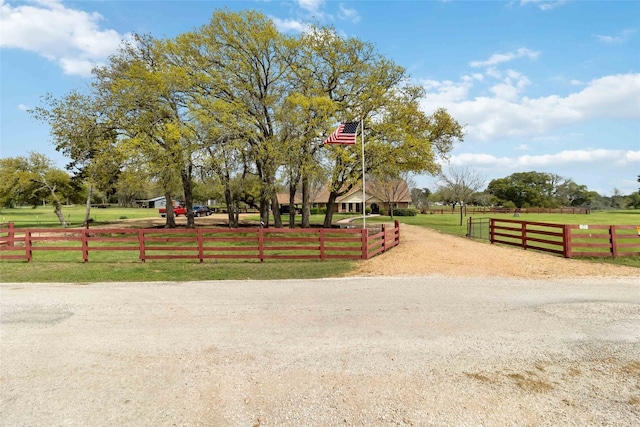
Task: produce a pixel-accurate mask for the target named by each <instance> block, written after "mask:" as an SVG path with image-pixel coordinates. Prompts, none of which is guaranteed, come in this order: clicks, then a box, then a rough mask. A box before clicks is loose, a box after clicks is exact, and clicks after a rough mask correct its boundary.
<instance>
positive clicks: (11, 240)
mask: <svg viewBox="0 0 640 427" xmlns="http://www.w3.org/2000/svg"><path fill="white" fill-rule="evenodd" d="M15 232H16V230H15V224H14V223H13V222H10V223H9V235H8V237H9V247H10V248H12V247H14V245H15V241H14V238H15Z"/></svg>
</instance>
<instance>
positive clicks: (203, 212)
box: [193, 205, 213, 216]
mask: <svg viewBox="0 0 640 427" xmlns="http://www.w3.org/2000/svg"><path fill="white" fill-rule="evenodd" d="M212 213H213V211H212V210H211V209H209V206H199V205H196V206H194V207H193V216H209V215H211V214H212Z"/></svg>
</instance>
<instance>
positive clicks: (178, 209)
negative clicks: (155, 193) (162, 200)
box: [158, 206, 187, 218]
mask: <svg viewBox="0 0 640 427" xmlns="http://www.w3.org/2000/svg"><path fill="white" fill-rule="evenodd" d="M158 212H160V216H161V217H162V218H164V217H166V216H167V208H160V209H158ZM173 215H175V216H180V215H184V216H187V208H185V207H183V206H174V207H173Z"/></svg>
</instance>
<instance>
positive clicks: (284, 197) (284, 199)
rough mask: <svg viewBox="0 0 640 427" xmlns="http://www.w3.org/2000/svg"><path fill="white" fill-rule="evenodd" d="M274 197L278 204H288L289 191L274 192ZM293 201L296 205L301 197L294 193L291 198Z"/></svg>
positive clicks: (299, 202)
mask: <svg viewBox="0 0 640 427" xmlns="http://www.w3.org/2000/svg"><path fill="white" fill-rule="evenodd" d="M276 197H277V198H278V204H279V205H280V206H282V205H288V204H289V193H278V194H276ZM293 203H294V204H296V205H297V204H301V203H302V197H300V196H298V194H297V193H296V195H295V197H294V198H293Z"/></svg>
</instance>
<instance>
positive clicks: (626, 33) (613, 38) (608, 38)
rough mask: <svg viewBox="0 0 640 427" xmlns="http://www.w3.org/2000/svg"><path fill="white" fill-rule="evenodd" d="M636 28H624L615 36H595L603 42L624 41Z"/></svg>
mask: <svg viewBox="0 0 640 427" xmlns="http://www.w3.org/2000/svg"><path fill="white" fill-rule="evenodd" d="M635 32H636V30H624V31H620V32H619V33H618V34H617V35H615V36H601V35H598V36H596V38H597V39H598V40H599V41H601V42H603V43H624V42H625V41H627V40H628V39H629V37H630V36H631V35H632V34H633V33H635Z"/></svg>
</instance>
